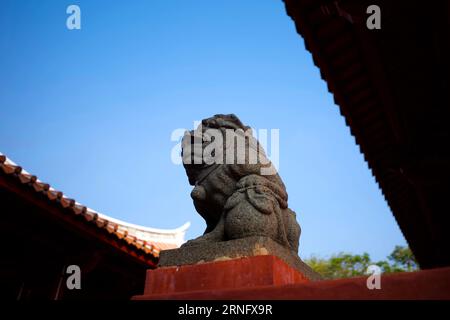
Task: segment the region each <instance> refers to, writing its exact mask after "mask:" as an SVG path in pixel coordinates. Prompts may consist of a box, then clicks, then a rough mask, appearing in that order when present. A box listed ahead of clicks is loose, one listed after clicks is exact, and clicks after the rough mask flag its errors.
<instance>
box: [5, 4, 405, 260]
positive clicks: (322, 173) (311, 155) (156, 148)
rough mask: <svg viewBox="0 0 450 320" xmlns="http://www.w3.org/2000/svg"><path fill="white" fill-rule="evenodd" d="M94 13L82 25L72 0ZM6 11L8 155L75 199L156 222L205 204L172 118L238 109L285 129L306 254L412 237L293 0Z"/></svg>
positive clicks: (13, 7) (176, 222)
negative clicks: (323, 73)
mask: <svg viewBox="0 0 450 320" xmlns="http://www.w3.org/2000/svg"><path fill="white" fill-rule="evenodd" d="M70 4H77V5H79V6H80V8H81V20H82V22H81V27H82V29H81V30H72V31H70V30H68V29H67V28H66V19H67V17H68V15H67V14H66V8H67V6H68V5H70ZM0 6H1V8H0V30H1V31H0V55H1V59H0V137H1V139H0V152H2V153H4V154H6V155H7V156H8V157H10V158H11V159H12V160H14V161H16V162H17V163H19V164H20V165H22V166H23V167H24V168H25V169H27V170H28V171H30V172H32V173H34V174H36V175H38V177H39V178H40V179H41V180H43V181H46V182H48V183H50V184H51V185H53V186H54V187H55V188H57V189H59V190H62V191H63V192H64V193H65V194H67V195H68V196H71V197H73V198H75V199H76V200H77V201H79V202H81V203H83V204H85V205H87V206H89V207H91V208H93V209H95V210H97V211H100V212H102V213H105V214H107V215H110V216H112V217H115V218H119V219H123V220H126V221H129V222H132V223H137V224H142V225H146V226H151V227H156V228H175V227H178V226H181V225H182V224H183V223H185V222H186V221H191V222H192V226H191V228H190V230H189V232H188V234H187V238H193V237H195V236H198V235H200V234H201V233H202V232H203V230H204V222H203V220H202V219H201V218H200V217H199V216H198V215H197V213H196V212H195V209H194V207H193V205H192V202H191V199H190V196H189V193H190V190H191V187H190V186H189V184H188V182H187V178H186V176H185V172H184V170H183V168H182V167H181V166H176V165H174V164H173V163H172V162H171V159H170V152H171V150H172V148H173V146H174V144H175V143H174V142H172V141H171V140H170V135H171V133H172V131H173V130H174V129H177V128H187V129H191V127H192V125H193V121H194V120H200V119H202V118H205V117H209V116H212V115H214V114H216V113H235V114H236V115H238V116H239V117H240V118H241V119H242V120H243V122H244V123H246V124H249V125H251V126H252V127H254V128H268V129H270V128H278V129H280V139H281V146H280V175H281V177H282V178H283V180H284V181H285V184H286V186H287V190H288V193H289V199H290V200H289V205H290V207H291V208H292V209H293V210H295V211H296V212H297V215H298V220H299V222H300V224H301V226H302V229H303V232H302V236H301V239H300V255H301V256H302V257H308V256H310V255H311V254H318V255H320V256H328V255H330V254H333V253H337V252H341V251H346V252H352V253H362V252H364V251H367V252H369V253H370V254H371V256H372V257H373V258H374V259H383V258H385V257H386V255H388V254H389V253H390V252H391V251H392V249H393V248H394V246H395V245H405V240H404V238H403V236H402V234H401V232H400V230H399V228H398V226H397V224H396V222H395V220H394V218H393V216H392V214H391V212H390V210H389V208H388V206H387V204H386V202H385V200H384V199H383V197H382V194H381V192H380V190H379V188H378V186H377V184H376V183H375V181H374V178H373V177H372V175H371V172H370V171H369V169H368V167H367V164H366V162H365V161H364V159H363V156H362V154H361V153H360V151H359V148H358V146H356V144H355V140H354V138H353V137H352V136H351V135H350V131H349V129H348V127H347V126H346V125H345V121H344V119H343V117H342V116H341V115H340V114H339V110H338V107H337V106H336V105H335V104H334V102H333V98H332V96H331V94H330V93H329V92H328V91H327V86H326V83H325V82H324V81H323V80H321V78H320V74H319V70H318V69H317V68H316V67H315V66H314V65H313V62H312V58H311V55H310V54H309V52H307V51H306V50H305V47H304V43H303V40H302V38H301V37H300V36H299V35H298V34H297V32H296V31H295V27H294V24H293V22H292V21H291V19H290V18H289V17H288V16H287V15H286V12H285V9H284V5H283V3H282V1H281V0H253V1H250V0H246V1H242V0H240V1H239V0H233V1H230V0H221V1H206V0H204V1H200V0H178V1H175V0H158V1H156V0H153V1H152V0H145V1H144V0H141V1H137V0H133V1H106V0H105V1H93V0H89V1H87V0H86V1H75V0H72V1H55V0H46V1H31V0H30V1H22V0H7V1H2V2H1V5H0Z"/></svg>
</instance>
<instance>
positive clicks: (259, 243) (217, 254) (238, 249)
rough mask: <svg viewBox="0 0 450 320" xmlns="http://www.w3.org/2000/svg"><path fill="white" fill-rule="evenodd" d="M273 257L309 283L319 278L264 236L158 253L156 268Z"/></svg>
mask: <svg viewBox="0 0 450 320" xmlns="http://www.w3.org/2000/svg"><path fill="white" fill-rule="evenodd" d="M261 255H273V256H276V257H278V258H280V259H281V260H283V261H284V262H285V263H286V264H288V265H289V266H291V267H292V268H294V269H296V270H298V271H299V272H301V273H302V274H303V275H304V276H305V277H306V278H308V279H310V280H320V276H319V275H318V274H317V273H315V272H314V271H313V270H312V269H311V268H310V267H309V266H308V265H306V264H305V263H304V262H303V261H302V260H301V259H300V258H299V256H298V255H297V253H296V252H292V251H291V250H290V249H288V248H286V247H284V246H282V245H280V244H279V243H277V242H275V241H273V240H272V239H270V238H268V237H248V238H242V239H236V240H229V241H221V242H205V243H200V244H197V245H192V246H189V247H182V248H179V249H173V250H164V251H161V255H160V260H159V264H158V267H172V266H183V265H194V264H200V263H206V262H213V261H224V260H231V259H238V258H242V257H251V256H261Z"/></svg>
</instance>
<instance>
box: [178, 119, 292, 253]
mask: <svg viewBox="0 0 450 320" xmlns="http://www.w3.org/2000/svg"><path fill="white" fill-rule="evenodd" d="M211 132H212V134H211ZM230 132H231V134H229V133H230ZM233 133H234V136H233ZM220 135H222V137H220ZM239 137H240V138H242V139H243V141H244V143H241V144H239V143H236V141H235V140H237V138H239ZM213 138H214V139H213ZM218 142H221V143H218ZM241 142H242V141H241ZM214 143H215V144H214ZM213 144H214V147H215V148H212V146H213ZM205 151H212V152H210V153H209V157H208V156H205ZM252 152H253V158H252V156H251V153H252ZM206 153H207V152H206ZM255 153H256V158H255V156H254V155H255ZM230 156H234V157H230ZM182 157H183V164H184V167H185V170H186V173H187V176H188V178H189V183H190V184H191V185H192V186H194V188H193V190H192V192H191V197H192V199H193V201H194V206H195V208H196V210H197V212H198V213H199V214H200V215H201V216H202V217H203V218H204V219H205V221H206V230H205V232H204V234H203V235H202V236H200V237H198V238H196V239H194V240H190V241H188V242H187V243H185V244H184V245H183V247H187V246H195V245H197V244H204V243H206V242H219V241H227V240H235V239H241V238H246V237H252V236H263V237H269V238H271V239H272V240H274V241H276V242H278V243H279V244H281V245H283V246H284V247H287V248H289V249H290V250H292V251H293V252H294V253H295V254H297V251H298V245H299V238H300V226H299V224H298V223H297V220H296V215H295V212H294V211H292V210H291V209H289V208H288V195H287V193H286V187H285V185H284V183H283V181H282V180H281V178H280V176H279V175H278V173H277V172H276V171H273V172H270V170H269V174H267V172H266V173H264V174H263V173H262V172H263V171H264V169H268V168H271V167H272V163H270V161H269V160H268V159H267V157H266V155H265V152H264V150H263V148H262V147H261V145H260V144H259V142H258V141H257V140H256V139H255V138H254V137H253V135H252V131H251V129H250V127H247V126H245V125H243V124H242V122H241V121H240V120H239V119H238V118H237V117H236V116H235V115H234V114H229V115H223V114H219V115H215V116H213V117H211V118H208V119H204V120H203V121H202V123H201V124H200V125H199V127H198V128H197V129H196V130H192V131H190V132H186V134H185V136H184V138H183V141H182ZM230 159H232V160H233V161H230ZM211 160H214V161H211ZM239 160H240V161H239Z"/></svg>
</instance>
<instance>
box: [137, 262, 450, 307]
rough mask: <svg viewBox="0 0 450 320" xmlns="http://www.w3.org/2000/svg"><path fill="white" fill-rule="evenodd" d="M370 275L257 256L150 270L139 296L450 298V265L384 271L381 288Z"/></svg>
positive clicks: (250, 298) (223, 298)
mask: <svg viewBox="0 0 450 320" xmlns="http://www.w3.org/2000/svg"><path fill="white" fill-rule="evenodd" d="M366 280H367V278H366V277H362V278H352V279H340V280H329V281H308V280H307V279H306V278H305V277H304V276H303V275H302V274H300V273H299V272H298V271H296V270H294V269H292V268H291V267H289V266H288V265H286V264H285V263H284V262H283V261H281V260H280V259H278V258H276V257H274V256H257V257H249V258H243V259H235V260H229V261H221V262H212V263H205V264H198V265H192V266H183V267H170V268H160V269H156V270H149V271H148V272H147V280H146V285H145V292H144V294H143V295H141V296H136V297H134V298H133V299H134V300H158V299H179V300H211V299H221V300H259V299H264V300H278V299H284V300H300V299H301V300H309V299H317V300H321V299H322V300H323V299H341V300H342V299H352V300H358V299H365V300H372V299H446V300H450V268H442V269H434V270H424V271H419V272H411V273H398V274H390V275H382V277H381V289H380V290H377V289H374V290H369V289H368V288H367V285H366Z"/></svg>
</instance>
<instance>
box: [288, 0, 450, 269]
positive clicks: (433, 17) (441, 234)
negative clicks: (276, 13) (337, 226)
mask: <svg viewBox="0 0 450 320" xmlns="http://www.w3.org/2000/svg"><path fill="white" fill-rule="evenodd" d="M284 2H285V5H286V10H287V13H288V15H289V16H290V17H291V18H292V19H293V20H294V22H295V27H296V29H297V32H298V33H299V34H300V35H301V36H302V37H303V39H304V42H305V47H306V49H307V50H308V51H310V52H311V54H312V58H313V61H314V63H315V65H316V66H317V67H318V68H319V69H320V74H321V77H322V78H323V80H325V81H326V83H327V85H328V90H329V91H330V93H332V94H333V97H334V101H335V103H336V105H338V106H339V109H340V112H341V114H342V115H343V117H344V118H345V121H346V123H347V125H348V126H349V128H350V132H351V134H352V135H353V136H354V137H355V141H356V144H357V145H358V146H359V148H360V150H361V152H362V154H363V155H364V158H365V160H366V161H367V164H368V166H369V168H370V170H371V171H372V174H373V176H374V178H375V180H376V181H377V183H378V185H379V186H380V189H381V192H382V193H383V195H384V197H385V199H386V201H387V203H388V205H389V207H390V208H391V210H392V213H393V214H394V217H395V219H396V220H397V222H398V225H399V227H400V229H401V231H402V232H403V235H404V236H405V238H406V240H407V242H408V244H409V246H410V247H411V249H412V251H413V252H414V255H415V257H416V258H417V260H418V262H419V264H420V266H421V267H422V268H433V267H443V266H449V265H450V232H448V226H449V225H450V215H449V214H448V200H447V199H448V196H449V194H450V152H449V151H450V148H449V145H450V144H449V140H450V138H449V137H450V126H449V123H448V122H449V121H448V119H449V106H450V101H449V100H450V99H449V93H450V90H449V73H448V70H449V59H448V58H449V56H450V55H449V46H448V44H449V41H448V39H449V34H448V33H449V30H450V28H449V2H448V1H446V0H444V1H433V2H423V1H420V2H415V1H388V0H375V1H372V0H371V1H369V0H341V1H331V0H284ZM370 5H378V7H379V8H380V10H381V29H377V30H371V29H368V28H367V26H366V20H367V18H368V17H369V14H367V8H368V7H369V6H370ZM368 205H370V204H368Z"/></svg>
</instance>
